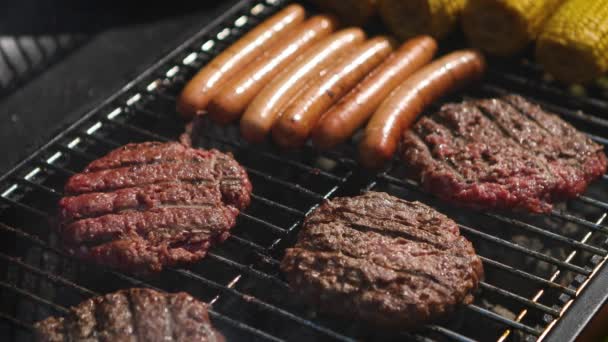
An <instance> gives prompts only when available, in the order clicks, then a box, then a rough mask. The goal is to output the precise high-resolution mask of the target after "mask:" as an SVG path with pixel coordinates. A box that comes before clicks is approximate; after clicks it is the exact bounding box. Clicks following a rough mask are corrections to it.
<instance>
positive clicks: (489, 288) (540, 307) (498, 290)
mask: <svg viewBox="0 0 608 342" xmlns="http://www.w3.org/2000/svg"><path fill="white" fill-rule="evenodd" d="M479 285H480V287H481V288H482V289H484V290H487V291H492V292H496V293H499V294H501V295H502V296H505V297H507V298H509V299H512V300H514V301H517V302H520V303H522V304H525V305H526V306H528V307H530V308H534V309H537V310H540V311H542V312H545V313H548V314H549V315H552V316H559V310H555V309H553V308H550V307H548V306H546V305H542V304H538V303H536V302H533V301H531V300H529V299H528V298H525V297H522V296H520V295H517V294H515V293H512V292H509V291H506V290H503V289H501V288H499V287H497V286H494V285H491V284H488V283H486V282H485V281H482V282H480V283H479Z"/></svg>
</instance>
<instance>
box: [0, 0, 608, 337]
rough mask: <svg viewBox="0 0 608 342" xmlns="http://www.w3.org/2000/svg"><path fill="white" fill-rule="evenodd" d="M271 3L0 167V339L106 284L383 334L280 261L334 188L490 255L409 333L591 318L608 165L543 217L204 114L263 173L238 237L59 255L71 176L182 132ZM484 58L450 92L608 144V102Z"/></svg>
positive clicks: (245, 319) (349, 331)
mask: <svg viewBox="0 0 608 342" xmlns="http://www.w3.org/2000/svg"><path fill="white" fill-rule="evenodd" d="M272 3H273V4H271V1H266V2H260V1H252V2H249V1H242V2H239V4H238V5H237V6H235V7H234V8H233V9H232V10H230V11H228V12H226V13H225V14H224V15H223V16H221V17H220V18H218V19H217V20H216V21H215V22H213V23H211V24H210V26H208V27H206V28H204V29H203V30H202V31H201V32H200V33H199V34H197V35H195V36H193V37H192V38H191V39H189V40H188V41H187V42H184V44H182V45H180V46H179V47H177V48H176V49H175V50H174V51H173V52H171V53H170V54H169V55H167V56H166V57H164V58H163V59H161V60H159V62H158V63H157V64H155V65H154V66H152V67H151V68H149V69H148V70H146V71H145V72H144V73H143V74H142V75H140V76H138V77H137V78H136V79H134V80H131V81H130V82H129V83H128V84H127V85H126V86H125V87H124V88H123V89H121V90H120V91H119V92H118V93H116V94H115V95H114V96H112V97H111V98H109V99H107V100H106V101H104V102H103V103H101V104H100V105H98V106H96V107H95V108H94V109H93V110H91V111H90V112H88V113H86V114H84V115H83V117H82V119H81V120H79V121H78V122H77V123H75V124H74V125H73V126H71V127H69V128H68V129H66V130H65V131H63V132H61V133H60V134H59V135H58V136H57V137H56V138H55V139H53V140H52V141H50V142H48V143H47V144H46V145H44V146H43V147H42V148H40V149H39V150H38V151H36V152H35V153H34V154H32V156H31V157H30V158H28V159H27V160H25V161H24V162H22V163H21V164H19V165H17V166H16V167H15V169H14V170H12V171H11V172H9V173H7V174H5V175H3V176H2V178H0V188H1V190H0V192H1V196H0V203H1V205H2V206H1V207H0V264H1V265H0V266H1V267H2V269H5V270H6V272H4V273H3V274H2V275H1V276H2V279H0V336H3V337H4V336H6V337H7V338H5V339H6V340H17V341H30V340H31V338H32V328H33V327H32V324H33V323H34V322H37V321H39V320H42V319H45V318H47V317H49V316H65V315H66V314H67V313H68V311H67V310H68V309H67V308H69V307H70V306H73V305H76V304H78V303H80V302H82V301H84V300H87V299H89V298H92V297H95V296H98V295H103V294H108V293H112V292H115V291H117V290H120V289H126V288H131V287H148V288H152V289H156V290H161V291H165V292H180V291H184V292H187V293H189V294H190V295H192V296H193V297H194V298H196V299H198V300H201V301H203V302H206V303H210V304H211V305H210V308H209V315H210V318H211V320H212V321H213V325H214V326H215V327H216V328H217V330H218V331H220V332H221V333H222V334H223V335H225V337H226V339H227V340H228V341H231V340H248V341H249V340H257V341H283V340H290V341H293V340H302V341H310V340H338V341H353V340H361V339H365V338H368V339H374V338H376V339H380V338H381V337H379V336H377V334H378V333H379V331H378V330H377V329H368V328H365V327H362V326H361V325H356V324H352V323H351V322H350V321H347V320H340V319H335V318H332V317H329V316H326V315H324V314H322V313H318V312H314V311H311V310H310V309H309V308H308V307H306V306H302V305H301V304H300V303H298V301H297V300H295V298H294V296H293V294H292V293H291V292H290V291H289V288H288V286H287V284H286V282H285V279H284V278H283V276H282V273H281V271H280V269H279V263H280V260H281V259H282V257H283V255H284V251H285V249H286V248H289V247H292V246H293V244H294V242H295V240H296V236H297V234H298V232H299V227H300V225H301V223H302V220H303V218H304V217H305V215H306V214H307V213H309V212H310V211H311V210H313V209H314V208H315V207H316V206H318V205H319V204H320V203H321V202H322V201H323V199H324V198H331V197H335V196H356V195H360V194H361V191H362V190H374V191H383V192H387V193H389V194H391V195H394V196H396V197H399V198H403V199H406V200H410V201H413V200H418V201H421V202H422V203H425V204H427V205H430V206H432V207H433V208H435V209H437V210H438V211H440V212H441V213H443V214H445V215H447V216H448V217H450V218H452V219H454V220H455V221H456V223H457V224H458V225H459V229H460V232H461V234H462V235H463V236H465V237H466V238H467V239H468V240H469V241H471V242H472V243H473V246H474V247H475V250H476V252H477V253H478V255H479V257H480V258H481V260H482V262H483V265H484V270H485V279H484V281H482V282H481V283H480V285H479V287H480V289H479V293H478V294H477V295H476V297H475V301H474V302H473V303H472V304H470V305H466V306H464V307H463V308H462V309H461V310H459V311H458V312H456V313H455V314H454V315H452V316H451V317H450V319H449V320H444V321H440V322H437V323H436V324H431V325H426V326H425V327H423V328H421V329H420V330H418V331H415V332H411V333H402V335H400V336H399V338H398V339H417V340H439V341H453V340H456V341H470V340H482V341H487V340H498V339H500V338H501V337H503V338H504V340H506V341H519V340H536V339H538V338H540V337H541V336H543V335H546V338H545V340H548V341H552V340H564V339H565V340H571V339H573V338H574V337H575V336H577V335H578V333H579V332H580V327H581V322H583V321H584V320H586V318H588V317H589V316H590V315H591V314H592V313H593V312H594V310H595V309H597V308H598V307H599V305H601V303H602V302H603V301H605V299H606V298H607V297H608V293H607V292H606V291H605V283H606V282H608V276H607V273H608V272H607V271H606V267H602V266H601V265H602V263H603V262H604V261H605V260H606V255H607V248H608V244H607V242H606V238H607V235H608V227H607V226H606V222H605V213H606V211H607V210H608V177H606V175H603V176H602V178H601V179H600V180H598V182H597V183H594V184H593V185H592V186H591V187H590V188H589V189H588V190H587V192H585V193H584V194H583V195H582V196H580V197H579V198H577V199H574V200H570V201H568V202H566V203H560V204H558V205H555V206H554V208H553V210H551V212H550V213H547V214H544V215H529V214H517V215H507V214H501V215H497V214H485V213H480V212H476V211H470V210H467V209H460V208H456V207H454V206H452V205H449V204H447V203H445V202H443V201H439V200H437V199H436V198H435V197H433V196H431V195H429V194H428V193H426V192H424V191H421V187H420V186H419V184H418V183H417V182H416V181H415V180H412V179H409V178H407V177H406V175H407V171H408V170H406V169H405V167H403V166H402V165H401V164H400V163H397V164H395V165H393V166H392V167H391V168H389V169H387V170H385V172H380V173H378V174H368V173H365V172H363V171H362V170H361V169H360V168H359V167H358V166H357V163H356V161H355V160H354V159H353V155H354V153H352V152H353V149H354V148H353V146H354V145H345V146H342V147H341V148H340V149H338V150H335V151H332V152H325V153H318V152H317V151H315V150H313V149H312V148H310V147H307V146H306V147H304V148H303V149H301V150H300V151H298V152H297V153H284V152H281V151H279V150H277V149H276V148H275V147H273V146H271V145H267V144H261V145H256V146H251V145H248V144H247V143H245V142H243V141H242V140H240V138H239V136H240V134H239V132H238V127H233V126H229V127H218V126H215V125H213V124H211V123H209V122H206V123H205V125H206V126H205V127H206V129H205V130H204V131H202V134H201V138H200V141H198V142H197V143H198V144H199V145H198V147H202V148H205V149H212V148H216V149H218V150H220V151H222V152H231V153H232V154H233V155H234V158H235V159H236V160H237V161H238V162H239V164H241V165H242V166H243V167H244V168H245V169H246V171H247V173H248V175H249V178H250V180H251V183H252V184H253V189H254V190H253V193H252V195H251V205H250V206H249V207H248V208H247V209H245V210H243V211H241V212H240V213H239V215H238V217H237V220H236V225H235V226H234V228H232V229H231V231H230V233H231V237H230V238H228V239H227V240H226V241H225V242H224V243H222V244H221V245H217V246H215V247H213V248H211V249H210V250H209V252H208V254H207V256H206V257H205V258H204V259H203V260H202V261H199V262H196V263H194V264H191V265H189V266H187V267H179V266H177V267H167V268H166V269H165V270H164V271H163V272H162V273H160V274H159V275H158V276H156V277H143V276H133V275H129V274H125V273H122V272H118V271H113V270H111V269H108V268H106V267H103V266H95V267H92V266H91V265H90V264H86V263H83V262H82V261H80V260H79V259H77V258H74V257H71V256H69V255H66V254H65V253H63V252H62V249H61V248H60V247H61V244H59V242H58V241H57V240H58V239H57V236H56V235H55V234H54V230H53V229H51V227H52V225H50V224H49V221H51V222H54V215H55V213H56V209H57V208H56V204H57V201H58V200H59V199H60V198H61V197H63V196H64V194H63V185H64V184H65V182H66V181H67V179H68V178H69V177H70V176H72V175H73V174H74V173H75V172H79V171H80V170H82V169H84V168H85V167H86V165H87V164H89V163H90V162H92V161H93V160H95V159H98V158H99V157H101V156H103V155H105V154H107V153H108V152H109V151H111V150H113V149H115V148H118V147H120V146H122V145H124V144H127V143H131V142H144V141H175V140H177V139H178V137H179V135H180V134H181V133H183V122H181V121H180V120H177V119H176V117H177V114H176V113H175V96H176V95H177V94H179V92H180V90H181V88H182V87H183V85H184V82H185V80H187V79H189V78H190V77H192V75H193V74H194V72H195V71H196V70H198V68H200V66H201V65H203V64H205V63H207V62H208V61H209V60H210V59H211V58H212V56H214V55H217V54H218V53H219V52H220V51H221V50H222V49H223V48H225V47H226V46H227V44H229V43H231V42H233V41H234V39H236V38H237V37H238V36H240V35H241V34H243V33H244V32H246V31H247V30H249V29H250V28H251V27H253V26H254V25H256V24H257V23H258V22H259V21H260V20H262V19H263V18H265V17H266V16H268V15H269V14H271V13H273V12H274V11H276V10H277V9H278V8H279V7H281V6H283V3H282V2H281V1H272ZM489 67H490V70H489V73H488V75H487V77H486V78H485V80H484V83H482V84H479V85H477V86H476V87H473V88H468V89H465V90H463V91H462V92H461V93H459V96H457V97H455V98H452V99H450V101H452V102H453V101H461V100H463V98H462V96H467V97H473V98H488V97H496V96H500V95H503V94H505V93H513V92H515V93H522V94H523V95H525V96H530V97H532V98H533V100H534V101H535V102H539V103H541V105H542V106H543V108H546V109H547V110H549V111H552V112H555V113H557V114H559V115H560V116H561V117H562V118H564V119H565V120H567V121H568V122H569V123H571V124H572V125H574V126H575V127H576V128H577V129H578V130H580V131H582V132H584V133H585V134H587V136H589V137H590V138H591V139H592V140H593V141H594V142H596V143H599V144H601V145H603V146H604V147H605V146H606V144H607V143H608V139H607V137H606V133H605V132H606V131H608V120H606V119H605V118H602V117H599V116H596V115H593V114H597V113H602V112H603V111H605V108H608V104H607V103H606V102H604V101H602V100H600V99H599V98H594V97H588V98H580V97H579V98H574V97H571V96H568V95H567V94H566V93H565V92H564V91H563V90H561V89H559V88H557V87H556V86H555V85H554V84H551V83H546V82H544V81H542V80H541V79H540V75H539V73H538V66H536V65H534V64H533V63H527V64H519V63H512V64H509V65H507V66H505V65H504V63H500V62H496V63H494V61H490V63H489ZM536 76H538V77H536ZM578 109H581V110H583V112H579V111H577V110H578ZM583 288H584V290H583ZM562 310H563V312H562ZM557 333H559V335H554V334H557Z"/></svg>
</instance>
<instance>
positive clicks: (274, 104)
mask: <svg viewBox="0 0 608 342" xmlns="http://www.w3.org/2000/svg"><path fill="white" fill-rule="evenodd" d="M364 39H365V33H364V32H363V31H362V30H361V29H358V28H349V29H345V30H342V31H340V32H336V33H334V34H332V35H331V36H329V37H327V38H325V39H323V40H322V41H320V42H318V43H316V44H315V45H314V46H312V47H311V48H310V49H308V50H307V51H306V53H305V54H303V55H301V56H300V57H298V58H297V59H296V60H295V61H293V62H292V63H291V64H289V66H288V67H287V68H286V69H285V70H284V71H282V72H281V73H280V74H279V75H278V76H277V77H276V78H275V79H274V80H272V81H271V82H270V83H269V84H268V85H266V86H265V87H264V88H263V89H262V91H260V93H259V94H258V95H256V97H255V98H254V99H253V101H252V102H251V103H250V104H249V106H248V107H247V109H246V111H245V114H243V117H242V118H241V134H242V135H243V137H244V138H245V139H247V140H248V141H251V142H261V141H262V140H264V139H265V137H266V134H268V132H269V131H270V128H271V127H272V125H273V123H274V122H275V120H276V118H277V116H278V115H279V114H280V113H281V111H282V110H283V109H285V106H286V105H287V104H288V103H289V102H290V101H291V100H292V99H294V98H295V97H296V94H297V93H298V92H299V91H300V90H301V89H303V88H304V85H305V84H308V83H309V82H310V81H311V80H312V79H314V78H315V77H319V76H320V74H321V72H322V71H323V70H325V69H326V68H327V66H328V65H329V64H331V63H333V62H334V60H335V59H336V57H337V56H340V55H342V54H344V53H345V51H349V49H352V48H353V47H355V46H356V45H358V44H360V43H361V42H362V41H363V40H364Z"/></svg>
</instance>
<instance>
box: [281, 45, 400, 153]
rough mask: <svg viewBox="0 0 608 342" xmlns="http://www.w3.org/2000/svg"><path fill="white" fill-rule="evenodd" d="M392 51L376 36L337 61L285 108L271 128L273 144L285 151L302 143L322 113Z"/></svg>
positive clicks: (390, 47)
mask: <svg viewBox="0 0 608 342" xmlns="http://www.w3.org/2000/svg"><path fill="white" fill-rule="evenodd" d="M391 51H392V46H391V41H390V40H389V39H387V38H385V37H376V38H373V39H370V40H368V41H367V42H365V43H364V44H363V45H361V46H360V47H358V48H356V49H355V50H354V51H353V53H351V54H349V55H347V56H345V58H344V59H342V60H341V61H338V63H337V64H336V65H335V66H333V67H331V68H330V69H329V70H328V71H327V74H326V75H325V76H323V77H321V78H320V79H319V80H317V81H316V82H314V84H312V85H311V86H310V88H308V89H306V90H305V91H304V92H303V93H302V94H300V95H298V98H297V99H295V100H294V102H292V103H291V104H289V106H287V108H286V109H285V111H284V112H283V114H282V115H281V117H280V118H279V119H278V121H277V122H276V123H275V125H274V126H273V128H272V137H273V139H274V141H275V142H276V143H277V144H279V145H280V146H282V147H286V148H290V147H299V146H301V145H302V144H304V142H305V141H306V139H307V138H308V136H309V135H310V132H311V131H312V128H313V127H314V125H315V124H316V123H317V120H318V119H319V117H320V116H321V114H323V112H325V111H326V110H327V109H328V108H329V107H330V106H331V105H332V104H333V103H335V102H336V101H337V100H339V99H340V97H342V96H343V95H344V94H345V93H347V92H348V91H349V90H350V89H352V88H353V87H354V86H355V85H356V84H357V82H359V81H360V80H361V79H362V78H363V77H364V76H365V75H366V74H367V73H368V72H370V70H372V69H373V68H374V67H376V66H377V65H378V64H380V63H381V62H382V61H383V60H384V59H385V58H386V56H388V55H389V54H390V53H391Z"/></svg>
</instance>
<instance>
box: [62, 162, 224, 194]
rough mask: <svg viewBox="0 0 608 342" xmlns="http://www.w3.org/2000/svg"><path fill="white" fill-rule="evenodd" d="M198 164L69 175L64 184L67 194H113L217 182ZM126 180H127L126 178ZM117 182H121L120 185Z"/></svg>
mask: <svg viewBox="0 0 608 342" xmlns="http://www.w3.org/2000/svg"><path fill="white" fill-rule="evenodd" d="M197 164H203V163H202V162H199V163H182V162H171V163H158V164H145V165H141V166H137V167H125V168H118V169H112V170H100V171H93V172H86V173H81V174H77V175H75V176H72V178H70V180H69V181H68V184H67V185H66V193H68V194H72V193H74V194H84V193H89V192H104V191H113V190H118V189H123V188H129V187H138V186H144V185H149V184H156V183H161V182H167V181H184V182H185V181H190V182H197V181H207V182H211V183H213V182H216V181H217V178H216V177H215V175H214V174H213V172H214V171H215V170H213V171H211V170H212V169H211V168H209V167H208V165H205V167H204V168H200V166H201V165H197ZM127 177H128V178H127ZM119 182H120V183H119Z"/></svg>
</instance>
